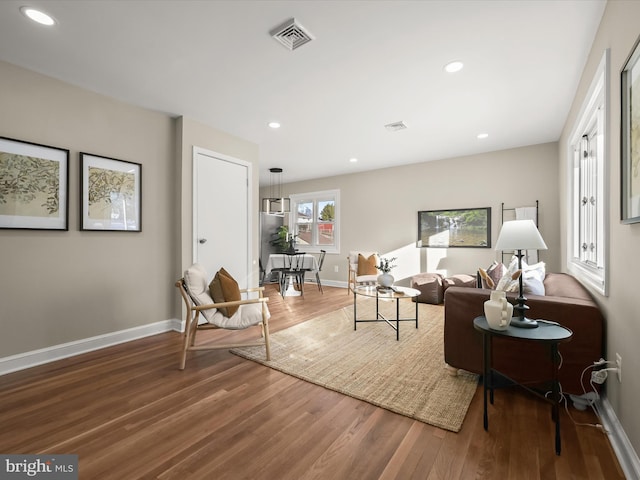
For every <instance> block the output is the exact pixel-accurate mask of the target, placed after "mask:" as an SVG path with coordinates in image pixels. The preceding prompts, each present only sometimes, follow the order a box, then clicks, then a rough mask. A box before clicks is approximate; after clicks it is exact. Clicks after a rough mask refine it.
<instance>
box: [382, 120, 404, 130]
mask: <svg viewBox="0 0 640 480" xmlns="http://www.w3.org/2000/svg"><path fill="white" fill-rule="evenodd" d="M384 128H386V129H387V130H389V131H390V132H397V131H398V130H404V129H405V128H407V126H406V125H405V124H404V122H402V121H400V122H393V123H388V124H387V125H385V126H384Z"/></svg>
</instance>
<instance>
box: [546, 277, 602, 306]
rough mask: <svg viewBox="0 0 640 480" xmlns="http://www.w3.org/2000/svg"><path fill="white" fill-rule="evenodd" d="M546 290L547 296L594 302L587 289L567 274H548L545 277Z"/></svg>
mask: <svg viewBox="0 0 640 480" xmlns="http://www.w3.org/2000/svg"><path fill="white" fill-rule="evenodd" d="M544 289H545V294H546V295H547V296H553V297H566V298H579V299H580V300H588V301H591V302H592V301H593V298H592V297H591V294H590V293H589V292H588V291H587V289H586V288H584V287H583V286H582V284H581V283H580V282H578V280H576V279H575V277H573V276H571V275H569V274H567V273H547V274H546V275H545V277H544Z"/></svg>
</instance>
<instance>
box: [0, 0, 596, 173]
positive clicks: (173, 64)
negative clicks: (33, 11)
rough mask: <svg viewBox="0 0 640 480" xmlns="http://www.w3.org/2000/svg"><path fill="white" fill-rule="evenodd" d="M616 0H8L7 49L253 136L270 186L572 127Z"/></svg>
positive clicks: (1, 37)
mask: <svg viewBox="0 0 640 480" xmlns="http://www.w3.org/2000/svg"><path fill="white" fill-rule="evenodd" d="M25 4H27V5H29V6H33V7H40V8H42V9H43V10H45V11H46V12H47V13H49V14H50V15H52V16H53V17H54V18H55V19H56V20H57V22H58V24H57V25H56V26H55V27H52V28H51V27H49V28H47V27H43V26H41V25H37V24H35V23H33V22H30V21H29V20H27V19H26V18H25V17H24V16H23V15H22V14H21V13H20V11H19V7H20V6H22V5H25ZM605 4H606V2H605V1H604V0H593V1H592V0H576V1H573V0H559V1H555V0H519V1H483V0H471V1H464V0H455V1H436V0H425V1H419V0H414V1H400V0H398V1H381V0H380V1H346V0H345V1H337V0H336V1H268V0H258V1H242V0H233V1H204V0H201V1H191V0H179V1H171V0H164V1H150V0H142V1H132V0H128V1H117V0H113V1H102V0H100V1H95V0H92V1H87V0H85V1H82V2H81V1H76V0H66V1H61V0H24V1H22V0H17V1H16V0H2V2H0V60H4V61H6V62H9V63H13V64H16V65H19V66H22V67H25V68H27V69H30V70H34V71H36V72H40V73H43V74H46V75H49V76H51V77H55V78H58V79H60V80H63V81H65V82H69V83H71V84H74V85H77V86H80V87H83V88H86V89H89V90H92V91H95V92H98V93H102V94H105V95H108V96H110V97H114V98H117V99H119V100H122V101H125V102H127V103H131V104H135V105H139V106H142V107H146V108H150V109H153V110H157V111H160V112H164V113H168V114H170V115H174V116H180V115H184V116H186V117H189V118H191V119H194V120H197V121H199V122H201V123H204V124H207V125H209V126H211V127H214V128H217V129H220V130H223V131H225V132H228V133H230V134H233V135H236V136H238V137H241V138H243V139H245V140H249V141H251V142H254V143H256V144H257V145H258V146H259V150H260V183H261V185H269V182H270V178H269V177H270V176H269V168H271V167H281V168H283V169H284V173H283V175H282V177H281V179H282V181H283V182H285V183H288V182H292V181H298V180H304V179H311V178H318V177H326V176H332V175H342V174H346V173H353V172H358V171H364V170H371V169H378V168H385V167H390V166H395V165H402V164H410V163H416V162H424V161H429V160H437V159H444V158H451V157H458V156H463V155H470V154H476V153H481V152H488V151H495V150H502V149H506V148H513V147H519V146H524V145H532V144H538V143H545V142H553V141H556V140H558V138H559V136H560V133H561V130H562V127H563V125H564V122H565V119H566V116H567V113H568V111H569V108H570V105H571V101H572V100H573V97H574V94H575V90H576V87H577V84H578V81H579V79H580V75H581V73H582V70H583V68H584V64H585V61H586V58H587V55H588V53H589V50H590V48H591V44H592V41H593V38H594V35H595V32H596V30H597V27H598V24H599V22H600V19H601V17H602V13H603V11H604V7H605ZM292 17H293V18H295V19H296V20H297V21H298V22H299V23H300V24H302V25H303V26H304V28H305V29H306V30H307V31H308V32H309V33H311V35H312V36H313V37H314V38H315V39H314V40H313V41H311V42H310V43H307V44H305V45H302V46H301V47H299V48H298V49H296V50H293V51H290V50H288V49H287V48H285V47H284V46H282V45H281V44H280V43H278V42H276V41H275V40H274V39H273V38H272V37H271V35H270V33H269V32H270V31H271V30H272V29H273V28H274V27H277V26H279V25H280V24H282V23H283V22H285V21H286V20H288V19H290V18H292ZM452 60H460V61H462V62H464V68H463V69H462V70H461V71H460V72H458V73H454V74H450V73H447V72H445V71H444V69H443V67H444V65H445V64H446V63H448V62H450V61H452ZM274 120H275V121H278V122H280V123H281V125H282V126H281V128H279V129H277V130H274V129H271V128H269V127H268V125H267V124H268V122H270V121H274ZM398 121H403V122H404V123H405V124H406V125H407V127H408V128H407V129H405V130H400V131H395V132H390V131H388V130H387V129H385V127H384V126H385V125H386V124H388V123H392V122H398ZM479 133H488V134H489V136H488V137H487V138H486V139H483V140H479V139H478V138H477V135H478V134H479ZM0 134H1V133H0ZM352 157H355V158H357V159H358V161H357V162H355V163H352V162H350V161H349V159H350V158H352Z"/></svg>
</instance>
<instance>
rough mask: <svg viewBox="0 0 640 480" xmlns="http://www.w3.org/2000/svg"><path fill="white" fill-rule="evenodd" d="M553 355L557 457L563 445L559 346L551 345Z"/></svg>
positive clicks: (552, 395)
mask: <svg viewBox="0 0 640 480" xmlns="http://www.w3.org/2000/svg"><path fill="white" fill-rule="evenodd" d="M551 355H552V356H553V359H552V360H553V363H552V364H553V380H552V384H551V401H552V402H553V406H552V408H551V417H552V418H553V421H554V422H556V455H560V451H561V448H562V447H561V443H560V411H559V407H558V405H559V403H560V386H559V382H558V344H557V343H552V344H551Z"/></svg>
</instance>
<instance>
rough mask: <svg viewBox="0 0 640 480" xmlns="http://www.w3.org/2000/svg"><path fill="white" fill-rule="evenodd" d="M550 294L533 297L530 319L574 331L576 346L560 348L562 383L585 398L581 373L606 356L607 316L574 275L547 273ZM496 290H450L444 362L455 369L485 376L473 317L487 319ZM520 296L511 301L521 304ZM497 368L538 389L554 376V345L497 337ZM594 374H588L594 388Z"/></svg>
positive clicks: (447, 293) (512, 296)
mask: <svg viewBox="0 0 640 480" xmlns="http://www.w3.org/2000/svg"><path fill="white" fill-rule="evenodd" d="M544 286H545V296H537V295H527V294H525V297H527V302H526V304H527V305H528V306H529V311H528V313H527V317H528V318H534V319H535V318H540V319H545V320H551V321H554V322H558V323H559V324H561V325H563V326H565V327H567V328H569V329H571V331H573V337H572V339H571V341H570V342H568V343H562V344H560V348H559V350H560V354H561V355H562V364H561V367H560V371H559V374H558V376H559V379H560V384H561V388H562V391H563V392H565V393H573V394H578V395H580V394H582V393H584V392H583V390H582V386H581V384H580V375H581V373H582V371H583V370H584V369H585V368H586V367H587V366H589V365H593V362H595V361H597V360H599V359H600V358H601V357H603V351H604V348H603V345H604V318H603V316H602V312H601V311H600V308H599V307H598V305H597V304H596V303H595V302H594V300H593V298H592V297H591V295H590V293H589V292H588V291H587V290H586V289H585V288H584V287H583V286H582V285H581V284H580V283H579V282H578V281H577V280H576V279H575V278H574V277H572V276H571V275H567V274H564V273H547V274H546V276H545V279H544ZM490 292H491V290H487V289H482V288H464V287H450V288H447V289H446V291H445V296H444V361H445V362H446V363H447V364H448V365H449V366H451V367H454V368H458V369H463V370H467V371H470V372H474V373H478V374H480V373H482V335H481V334H480V333H479V332H478V331H476V330H475V329H474V328H473V319H474V318H475V317H477V316H479V315H484V302H485V301H486V300H488V299H489V295H490ZM516 297H517V294H512V293H509V294H507V298H508V299H509V301H510V302H511V303H516V302H515V298H516ZM493 366H494V368H495V369H497V370H498V371H500V372H502V373H504V374H505V375H507V376H508V377H510V378H512V379H514V380H517V381H518V382H521V383H530V384H532V385H533V386H535V385H536V383H538V384H541V383H542V382H544V381H546V380H548V379H550V378H551V359H550V353H549V349H548V347H544V346H543V345H540V344H536V343H532V342H524V341H517V340H508V339H504V338H494V339H493ZM590 375H591V374H590V370H587V372H586V373H585V375H584V384H585V386H586V387H587V389H589V379H590Z"/></svg>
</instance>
